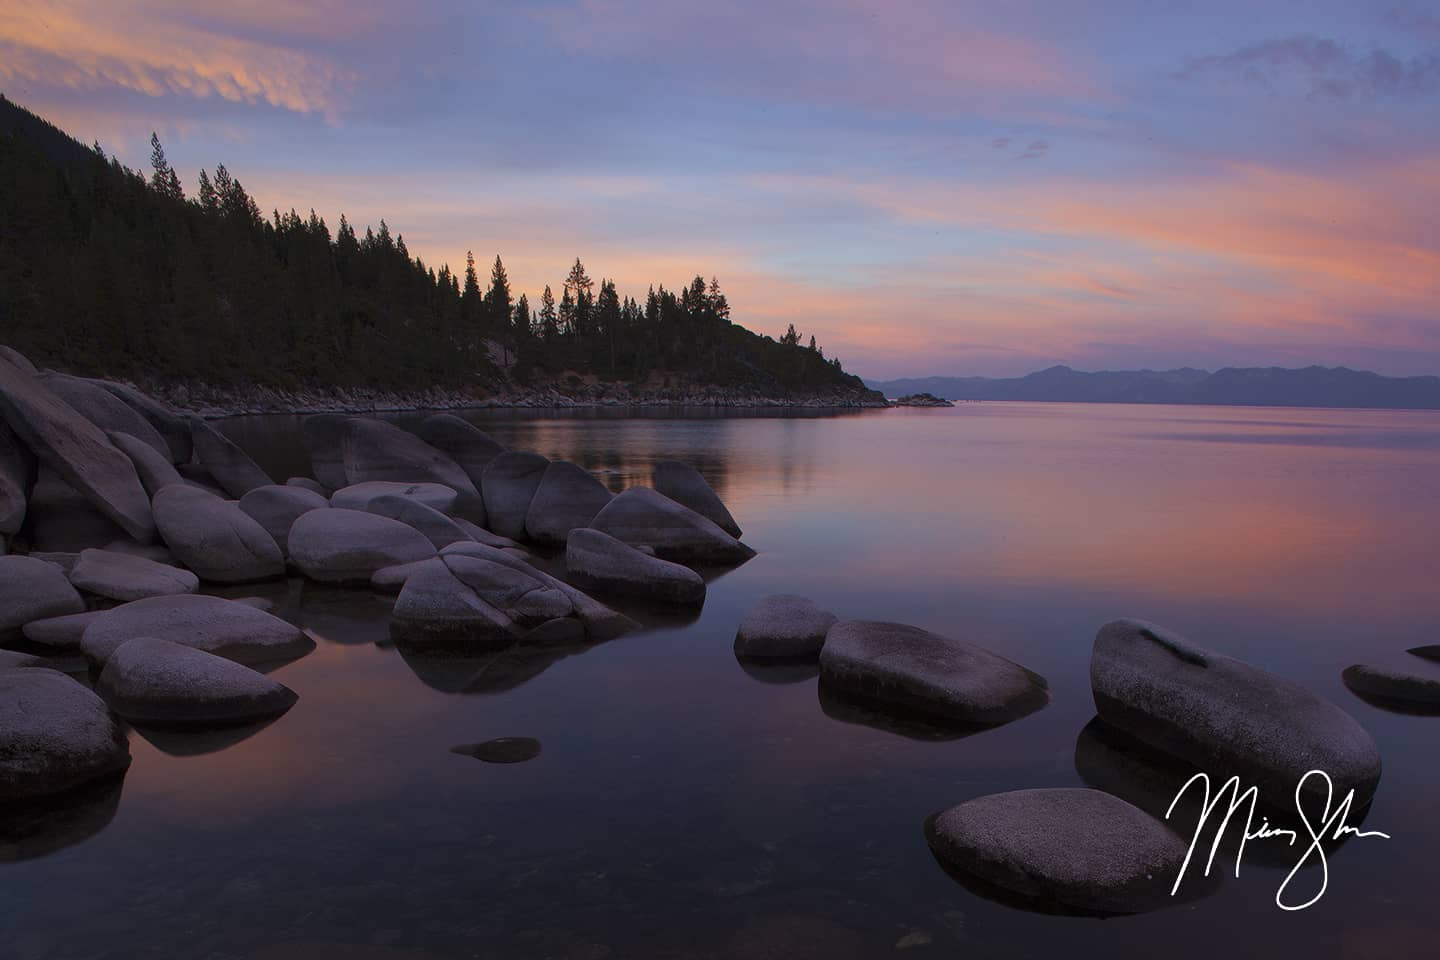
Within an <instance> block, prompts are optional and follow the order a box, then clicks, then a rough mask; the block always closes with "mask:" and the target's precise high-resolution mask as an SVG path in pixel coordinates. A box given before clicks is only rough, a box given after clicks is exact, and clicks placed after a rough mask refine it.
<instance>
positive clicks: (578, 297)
mask: <svg viewBox="0 0 1440 960" xmlns="http://www.w3.org/2000/svg"><path fill="white" fill-rule="evenodd" d="M594 285H595V284H594V281H592V280H591V279H590V277H589V276H588V275H587V274H586V273H585V265H584V264H582V263H581V262H580V258H579V257H576V258H575V266H573V267H571V268H570V275H569V276H567V277H566V278H565V299H569V300H570V316H569V318H568V320H569V331H568V332H570V333H573V334H575V335H576V336H582V337H583V336H584V335H585V332H586V327H587V325H588V324H589V321H590V305H591V297H590V291H591V289H592V288H593V287H594ZM565 299H562V300H561V306H562V310H561V319H562V320H563V319H567V318H566V317H565V314H564V310H563V307H564V303H565Z"/></svg>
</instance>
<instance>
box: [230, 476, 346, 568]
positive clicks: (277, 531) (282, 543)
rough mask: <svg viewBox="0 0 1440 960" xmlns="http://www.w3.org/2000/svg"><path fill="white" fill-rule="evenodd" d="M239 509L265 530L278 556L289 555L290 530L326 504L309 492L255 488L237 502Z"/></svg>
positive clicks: (288, 487) (296, 489)
mask: <svg viewBox="0 0 1440 960" xmlns="http://www.w3.org/2000/svg"><path fill="white" fill-rule="evenodd" d="M238 506H239V507H240V509H241V510H242V511H244V512H245V513H246V514H248V515H249V516H250V517H251V519H253V520H254V521H255V522H256V523H258V524H260V526H262V527H264V528H265V532H266V533H268V534H270V537H271V538H272V539H273V540H274V541H275V544H276V546H278V547H279V548H280V552H281V553H284V554H288V553H289V552H290V528H291V527H292V526H294V525H295V521H296V520H298V519H300V517H301V516H303V515H304V514H307V513H309V512H310V511H311V510H324V509H325V508H327V507H329V506H330V501H328V500H326V499H325V498H324V497H323V496H321V495H320V494H318V493H316V492H314V491H313V490H305V489H303V488H301V487H292V486H290V485H288V484H286V485H284V486H282V485H279V484H268V485H266V486H263V487H256V488H255V489H254V490H251V491H250V492H249V493H247V494H245V496H243V497H241V498H240V503H239V504H238Z"/></svg>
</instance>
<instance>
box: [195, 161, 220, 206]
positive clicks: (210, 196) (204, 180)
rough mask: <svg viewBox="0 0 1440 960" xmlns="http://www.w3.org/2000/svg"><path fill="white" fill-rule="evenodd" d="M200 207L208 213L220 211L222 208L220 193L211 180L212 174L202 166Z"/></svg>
mask: <svg viewBox="0 0 1440 960" xmlns="http://www.w3.org/2000/svg"><path fill="white" fill-rule="evenodd" d="M200 208H201V209H202V210H204V211H205V212H206V213H218V212H219V210H220V195H219V194H217V193H216V192H215V185H214V184H212V183H211V182H210V175H209V174H208V173H206V172H205V168H204V167H201V168H200Z"/></svg>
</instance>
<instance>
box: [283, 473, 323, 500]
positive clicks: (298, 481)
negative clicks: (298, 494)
mask: <svg viewBox="0 0 1440 960" xmlns="http://www.w3.org/2000/svg"><path fill="white" fill-rule="evenodd" d="M285 486H287V487H299V488H300V489H301V490H309V491H310V492H311V493H318V494H320V496H322V497H324V498H325V499H327V500H328V499H330V491H329V490H328V489H326V487H325V485H324V484H322V483H321V482H320V481H319V480H311V479H310V478H309V477H290V478H288V479H287V480H286V481H285Z"/></svg>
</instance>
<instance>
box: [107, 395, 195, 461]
mask: <svg viewBox="0 0 1440 960" xmlns="http://www.w3.org/2000/svg"><path fill="white" fill-rule="evenodd" d="M91 382H92V383H94V384H96V385H97V386H100V387H103V388H104V389H106V390H108V391H110V393H111V394H113V395H114V396H116V397H119V398H120V400H121V402H123V403H125V404H126V405H127V406H129V407H130V408H131V409H133V410H135V411H136V412H138V413H139V414H140V415H141V416H142V417H144V418H145V419H146V420H148V421H149V422H150V426H152V427H154V428H155V430H156V432H157V433H159V434H160V436H161V437H163V438H164V440H165V446H166V448H167V449H168V450H169V452H170V462H171V463H188V462H189V460H190V457H191V455H192V454H193V452H194V447H193V442H192V441H191V439H190V424H188V423H186V422H185V418H184V417H182V416H181V415H180V414H178V413H176V412H175V411H174V410H171V409H170V408H169V407H167V406H166V405H165V404H163V403H161V402H160V401H159V400H156V399H154V398H153V397H149V396H146V395H145V394H143V393H141V392H140V391H139V390H136V389H135V388H134V387H131V386H127V385H126V384H123V383H115V382H114V381H111V380H92V381H91Z"/></svg>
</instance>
